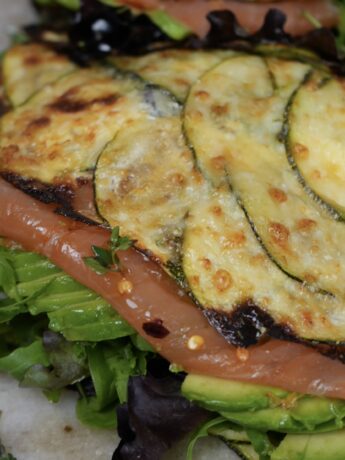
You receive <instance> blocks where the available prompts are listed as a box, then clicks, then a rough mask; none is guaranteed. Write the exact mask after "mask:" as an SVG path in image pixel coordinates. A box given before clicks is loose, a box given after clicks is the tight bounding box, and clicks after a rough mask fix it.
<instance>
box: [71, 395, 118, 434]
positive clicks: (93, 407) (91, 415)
mask: <svg viewBox="0 0 345 460" xmlns="http://www.w3.org/2000/svg"><path fill="white" fill-rule="evenodd" d="M76 412H77V417H78V419H79V420H80V421H81V422H82V423H84V424H85V425H89V426H92V427H94V428H105V429H114V428H116V426H117V420H116V411H115V404H111V405H109V406H108V407H105V408H104V409H99V404H98V401H97V399H95V398H89V399H85V398H82V399H79V401H78V402H77V407H76Z"/></svg>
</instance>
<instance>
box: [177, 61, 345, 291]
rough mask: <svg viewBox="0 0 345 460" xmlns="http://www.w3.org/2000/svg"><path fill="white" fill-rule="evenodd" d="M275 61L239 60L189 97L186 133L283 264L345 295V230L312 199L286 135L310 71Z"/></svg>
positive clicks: (207, 169)
mask: <svg viewBox="0 0 345 460" xmlns="http://www.w3.org/2000/svg"><path fill="white" fill-rule="evenodd" d="M267 63H268V65H267V64H266V63H265V61H264V60H263V59H261V58H259V57H255V56H241V57H234V58H232V59H229V60H227V61H224V62H223V63H221V64H220V65H218V66H217V67H215V68H214V69H213V70H211V71H210V72H208V73H206V74H205V75H204V77H202V78H201V79H200V81H198V82H197V83H196V84H195V85H194V86H193V88H192V90H191V93H190V95H189V98H188V100H187V104H186V109H185V130H186V133H187V136H188V138H189V140H190V142H191V144H192V145H193V147H194V149H195V152H196V156H197V161H198V162H199V165H200V167H201V169H202V171H203V172H204V174H205V175H206V177H207V178H208V179H210V180H211V181H212V182H213V183H214V184H216V185H217V184H222V183H223V184H224V183H230V186H231V187H232V188H233V191H234V192H235V194H236V196H237V199H238V201H239V202H240V203H241V206H242V207H243V208H244V210H245V212H246V214H247V217H248V219H249V221H250V223H251V225H252V228H253V229H254V231H255V233H256V235H257V237H258V239H259V240H260V241H261V243H262V245H263V247H264V248H265V250H266V251H267V253H269V255H270V257H271V258H272V259H273V260H274V261H275V262H276V264H277V265H278V266H279V267H280V268H281V269H282V270H283V271H285V272H286V273H287V274H289V275H290V276H292V277H294V278H297V279H299V280H300V281H302V282H303V283H304V284H307V285H308V286H309V287H310V288H311V289H316V290H320V291H327V292H330V293H332V294H335V295H339V296H341V297H342V298H344V295H345V285H344V282H343V281H344V279H345V262H344V261H345V247H344V244H343V241H345V226H344V225H343V224H342V223H341V222H336V221H335V220H334V218H333V216H332V215H331V214H330V213H329V212H328V210H327V209H326V208H324V207H322V206H321V205H320V204H319V203H317V202H315V201H314V200H313V198H312V197H310V196H309V195H308V193H307V192H306V190H305V189H304V188H303V186H302V185H301V184H300V182H299V181H298V178H297V176H296V174H295V173H294V172H293V170H292V168H291V166H290V164H289V162H288V160H287V158H286V152H285V147H284V143H282V142H281V138H280V133H281V129H282V125H283V119H284V110H285V107H286V105H287V103H288V101H289V98H290V97H291V95H292V93H293V92H294V91H295V90H296V88H297V87H298V86H299V85H300V83H301V82H302V81H303V79H304V78H305V76H306V75H307V74H308V72H309V71H310V68H309V66H306V65H305V64H302V63H298V62H289V61H282V60H276V59H268V60H267ZM253 75H255V78H253ZM325 122H327V120H325Z"/></svg>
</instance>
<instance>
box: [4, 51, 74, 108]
mask: <svg viewBox="0 0 345 460" xmlns="http://www.w3.org/2000/svg"><path fill="white" fill-rule="evenodd" d="M75 69H76V65H75V64H73V62H72V61H70V60H69V59H68V58H67V57H65V56H63V55H62V54H58V53H56V52H54V51H53V50H51V49H49V48H47V47H46V46H44V45H40V44H38V43H30V44H26V45H17V46H14V47H12V48H10V49H9V50H8V51H7V52H6V54H5V56H4V59H3V63H2V72H3V79H4V85H5V91H6V94H7V96H8V98H9V100H10V102H11V104H12V105H13V106H14V107H17V106H19V105H21V104H23V103H24V102H25V101H27V100H28V99H29V98H30V97H31V96H32V95H33V94H34V93H36V92H37V91H38V90H40V89H41V88H43V86H45V85H47V84H49V83H52V82H54V81H56V80H58V79H59V78H60V77H62V76H63V75H65V74H67V73H69V72H72V71H73V70H75Z"/></svg>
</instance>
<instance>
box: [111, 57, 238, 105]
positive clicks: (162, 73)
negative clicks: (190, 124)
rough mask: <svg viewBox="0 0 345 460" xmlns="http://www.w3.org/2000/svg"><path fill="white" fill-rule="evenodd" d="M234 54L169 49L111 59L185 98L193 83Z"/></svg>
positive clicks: (123, 67) (178, 96)
mask: <svg viewBox="0 0 345 460" xmlns="http://www.w3.org/2000/svg"><path fill="white" fill-rule="evenodd" d="M234 54H235V53H234V51H230V50H227V51H196V50H193V51H189V50H165V51H157V52H155V53H150V54H147V55H144V56H136V57H131V56H118V57H115V58H112V60H111V62H113V63H114V64H115V65H116V66H117V67H119V68H120V69H123V70H129V71H132V72H135V73H137V74H138V75H140V76H141V77H142V78H144V79H145V80H148V81H150V82H152V83H155V84H157V85H160V86H162V87H165V88H167V89H168V90H169V91H171V92H172V93H173V94H174V95H175V97H177V99H178V100H180V101H184V100H185V98H186V96H187V93H188V91H189V87H190V86H191V85H192V83H194V82H195V81H196V80H197V79H198V78H199V77H200V76H201V75H202V74H203V73H204V72H206V70H208V69H209V68H211V67H213V66H214V65H216V64H218V63H219V62H220V61H221V60H222V59H225V58H227V57H229V56H232V55H234Z"/></svg>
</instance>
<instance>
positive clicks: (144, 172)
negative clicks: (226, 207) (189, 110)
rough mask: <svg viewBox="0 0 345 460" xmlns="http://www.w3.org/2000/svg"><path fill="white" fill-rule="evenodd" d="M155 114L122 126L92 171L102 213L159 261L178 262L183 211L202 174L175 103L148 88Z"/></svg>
mask: <svg viewBox="0 0 345 460" xmlns="http://www.w3.org/2000/svg"><path fill="white" fill-rule="evenodd" d="M150 97H151V98H153V99H155V100H156V115H153V114H152V113H149V112H148V113H147V114H146V116H145V115H143V117H141V118H140V119H137V120H135V121H133V122H132V123H131V124H128V125H127V126H126V127H125V128H124V129H122V130H121V131H120V132H119V133H118V134H117V136H116V138H115V139H114V141H112V142H111V143H110V144H108V146H107V148H106V149H105V150H104V152H103V153H102V154H101V156H100V158H99V161H98V164H97V168H96V174H95V190H96V202H97V206H98V210H99V213H100V214H101V215H102V217H103V218H104V219H105V220H106V221H108V222H109V224H110V225H111V226H112V227H114V226H120V227H121V232H122V233H125V234H126V235H128V236H130V237H131V238H132V239H134V240H136V245H137V247H139V248H140V249H143V250H145V251H148V252H149V253H150V254H151V255H153V257H154V258H155V259H158V260H159V261H161V262H162V263H163V264H167V263H168V262H170V263H171V264H176V263H178V261H179V259H180V246H181V241H182V235H183V231H184V227H185V216H186V214H187V213H188V210H189V208H190V207H191V205H192V203H193V202H195V201H196V200H198V198H199V194H200V193H201V190H202V186H203V185H202V184H203V182H204V181H203V178H202V177H201V175H200V173H199V172H198V171H196V170H195V165H194V159H193V155H192V153H191V151H190V150H189V149H188V147H187V146H186V144H185V141H184V137H183V133H182V129H181V118H180V111H181V108H180V106H179V105H178V104H177V103H176V101H175V100H174V99H173V98H171V96H170V95H169V94H168V93H166V92H165V91H162V90H161V89H159V88H152V89H151V96H150Z"/></svg>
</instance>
